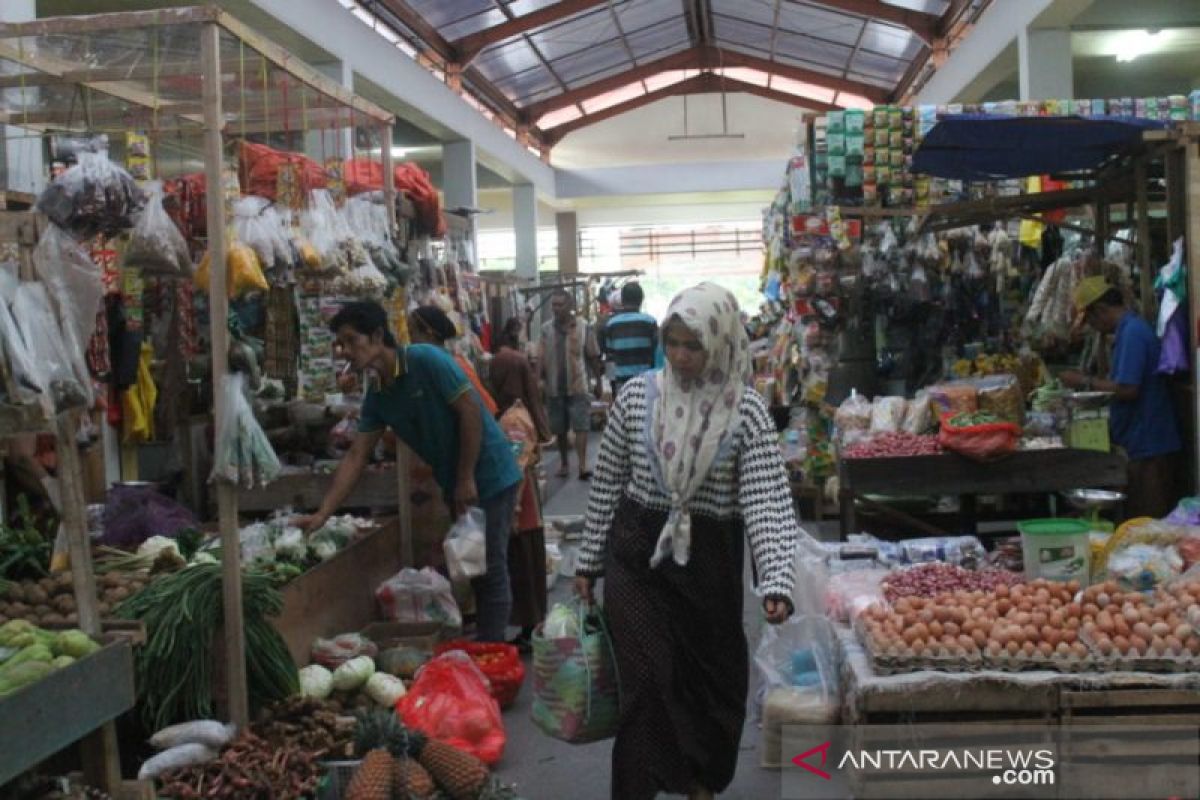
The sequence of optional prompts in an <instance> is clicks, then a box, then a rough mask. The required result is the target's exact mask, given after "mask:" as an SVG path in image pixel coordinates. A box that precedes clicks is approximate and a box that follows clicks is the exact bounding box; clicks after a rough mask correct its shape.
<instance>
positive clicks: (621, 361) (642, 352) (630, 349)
mask: <svg viewBox="0 0 1200 800" xmlns="http://www.w3.org/2000/svg"><path fill="white" fill-rule="evenodd" d="M644 299H645V294H644V293H643V292H642V287H641V286H640V285H639V284H637V283H636V282H634V281H630V282H629V283H627V284H625V285H624V286H622V287H621V311H620V312H618V313H617V314H614V315H613V316H612V317H611V318H609V320H608V322H607V323H606V324H605V326H604V330H603V331H602V332H601V339H600V349H601V350H602V351H603V352H604V360H605V361H606V362H607V363H608V370H609V375H608V377H609V380H610V381H611V382H612V389H613V397H614V398H616V396H617V395H618V394H619V393H620V391H621V387H622V386H624V385H625V384H626V382H628V381H630V380H632V379H633V378H636V377H637V376H638V375H641V374H642V373H643V372H649V371H650V370H652V369H654V368H655V366H656V364H655V353H656V351H657V348H658V322H657V320H655V319H654V317H652V316H650V315H649V314H643V313H642V310H641V309H642V301H643V300H644Z"/></svg>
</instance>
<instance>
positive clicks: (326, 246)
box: [300, 189, 361, 273]
mask: <svg viewBox="0 0 1200 800" xmlns="http://www.w3.org/2000/svg"><path fill="white" fill-rule="evenodd" d="M300 227H301V229H302V230H303V231H304V235H305V238H307V239H308V241H309V243H310V244H311V245H312V246H313V248H314V249H315V250H316V251H317V253H318V254H320V257H321V270H322V271H324V272H339V273H340V272H349V271H350V270H351V269H352V268H353V267H354V265H355V263H358V262H352V261H351V260H350V253H349V251H348V249H347V248H345V247H343V246H342V243H343V242H345V241H346V240H352V239H353V238H354V233H353V231H351V230H350V229H349V228H348V227H347V225H346V220H345V218H344V217H342V216H341V215H340V214H338V212H337V207H336V206H335V205H334V203H333V198H332V197H331V196H330V195H329V192H328V191H325V190H324V189H318V190H315V191H313V192H312V193H311V194H310V196H309V204H308V208H307V209H306V210H305V211H304V212H303V213H302V214H301V215H300ZM360 261H361V259H360Z"/></svg>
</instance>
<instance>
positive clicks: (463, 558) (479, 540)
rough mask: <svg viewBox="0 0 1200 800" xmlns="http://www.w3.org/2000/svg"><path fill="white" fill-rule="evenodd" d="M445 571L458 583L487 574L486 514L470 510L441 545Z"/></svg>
mask: <svg viewBox="0 0 1200 800" xmlns="http://www.w3.org/2000/svg"><path fill="white" fill-rule="evenodd" d="M442 549H443V550H444V551H445V553H446V571H447V572H449V573H450V580H452V581H455V582H461V581H468V580H470V579H471V578H478V577H480V576H481V575H483V574H484V573H486V572H487V515H486V514H484V513H483V509H482V508H476V507H471V508H468V509H467V511H466V513H465V514H463V515H462V516H461V517H459V518H458V522H455V523H454V526H453V527H451V528H450V532H449V533H447V534H446V541H445V542H443V543H442Z"/></svg>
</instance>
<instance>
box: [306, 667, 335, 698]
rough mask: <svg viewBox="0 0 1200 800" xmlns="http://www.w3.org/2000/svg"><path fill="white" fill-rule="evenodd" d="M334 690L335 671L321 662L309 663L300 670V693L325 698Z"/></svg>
mask: <svg viewBox="0 0 1200 800" xmlns="http://www.w3.org/2000/svg"><path fill="white" fill-rule="evenodd" d="M331 692H333V673H332V672H330V671H329V670H327V669H325V667H322V666H321V665H320V664H309V665H308V666H307V667H305V668H304V669H302V670H300V693H301V694H302V695H304V696H305V697H315V698H316V699H318V700H324V699H325V698H326V697H329V695H330V693H331Z"/></svg>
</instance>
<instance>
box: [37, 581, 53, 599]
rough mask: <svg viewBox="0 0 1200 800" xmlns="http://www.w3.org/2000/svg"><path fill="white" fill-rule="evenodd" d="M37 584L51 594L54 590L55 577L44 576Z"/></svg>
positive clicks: (47, 593)
mask: <svg viewBox="0 0 1200 800" xmlns="http://www.w3.org/2000/svg"><path fill="white" fill-rule="evenodd" d="M37 585H38V587H39V588H40V589H41V590H42V591H44V592H45V593H46V595H47V596H49V595H50V593H51V592H53V591H54V578H42V579H41V580H39V581H38V582H37Z"/></svg>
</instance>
